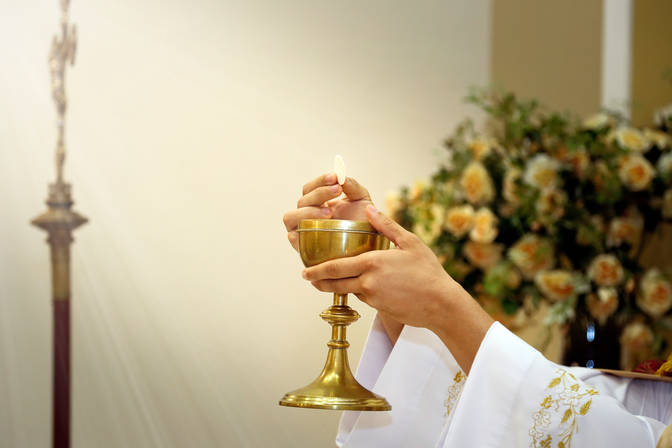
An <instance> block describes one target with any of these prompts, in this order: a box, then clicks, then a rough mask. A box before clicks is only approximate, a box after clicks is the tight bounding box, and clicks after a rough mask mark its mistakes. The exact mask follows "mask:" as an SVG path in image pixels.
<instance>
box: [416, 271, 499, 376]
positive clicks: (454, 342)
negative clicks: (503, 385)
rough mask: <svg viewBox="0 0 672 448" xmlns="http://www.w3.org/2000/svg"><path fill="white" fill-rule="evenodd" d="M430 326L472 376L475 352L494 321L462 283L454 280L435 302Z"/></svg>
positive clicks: (465, 371) (463, 368)
mask: <svg viewBox="0 0 672 448" xmlns="http://www.w3.org/2000/svg"><path fill="white" fill-rule="evenodd" d="M436 304H437V306H436V310H434V313H433V315H434V319H433V320H432V322H431V323H430V325H429V327H428V328H429V329H430V330H431V331H433V332H434V333H435V334H436V335H437V336H438V337H439V338H440V339H441V341H442V342H443V343H444V344H445V345H446V347H448V349H449V350H450V352H451V353H452V355H453V357H454V358H455V360H456V361H457V363H458V364H459V365H460V367H461V368H462V370H463V371H464V373H466V374H469V371H470V370H471V365H472V363H473V362H474V358H475V357H476V353H477V352H478V349H479V347H480V345H481V342H482V341H483V338H484V337H485V334H486V333H487V332H488V329H489V328H490V326H491V325H492V324H493V323H494V320H493V319H492V317H490V315H489V314H488V313H486V312H485V311H484V310H483V308H481V306H480V305H479V304H478V303H477V302H476V300H474V299H473V298H472V297H471V296H470V295H469V293H467V292H466V291H465V290H464V289H463V288H462V287H461V286H460V285H459V284H457V283H456V282H454V281H452V279H451V284H449V285H448V287H446V288H443V289H442V291H441V293H440V294H439V295H438V296H437V299H436Z"/></svg>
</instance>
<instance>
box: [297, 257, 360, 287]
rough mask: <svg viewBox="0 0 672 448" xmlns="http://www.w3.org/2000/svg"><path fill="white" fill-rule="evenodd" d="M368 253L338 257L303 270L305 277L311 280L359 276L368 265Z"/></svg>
mask: <svg viewBox="0 0 672 448" xmlns="http://www.w3.org/2000/svg"><path fill="white" fill-rule="evenodd" d="M368 258H369V257H367V254H362V255H358V256H356V257H347V258H337V259H336V260H331V261H325V262H324V263H320V264H318V265H316V266H312V267H309V268H306V269H304V270H303V278H305V279H306V280H310V281H316V280H325V279H338V278H348V277H357V276H358V275H360V274H361V273H362V272H364V271H365V270H366V268H367V266H368V263H367V261H368Z"/></svg>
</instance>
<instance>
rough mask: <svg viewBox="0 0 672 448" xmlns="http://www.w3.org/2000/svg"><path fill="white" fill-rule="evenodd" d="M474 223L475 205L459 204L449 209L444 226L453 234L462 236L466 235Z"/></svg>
mask: <svg viewBox="0 0 672 448" xmlns="http://www.w3.org/2000/svg"><path fill="white" fill-rule="evenodd" d="M473 223H474V207H472V206H471V205H469V204H466V205H458V206H455V207H451V208H449V209H448V212H447V213H446V222H445V224H444V227H445V228H446V230H448V231H449V232H450V233H451V234H452V235H454V236H456V237H458V238H459V237H461V236H463V235H465V234H466V233H467V232H469V230H471V227H472V226H473Z"/></svg>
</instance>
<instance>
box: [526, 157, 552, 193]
mask: <svg viewBox="0 0 672 448" xmlns="http://www.w3.org/2000/svg"><path fill="white" fill-rule="evenodd" d="M559 168H560V163H558V161H557V160H554V159H552V158H550V157H549V156H547V155H546V154H537V155H536V156H534V157H533V158H532V159H530V160H529V161H528V162H527V166H526V167H525V176H524V180H525V182H527V183H528V184H530V185H532V186H533V187H537V188H539V189H540V190H544V189H547V188H555V187H556V186H557V184H558V169H559Z"/></svg>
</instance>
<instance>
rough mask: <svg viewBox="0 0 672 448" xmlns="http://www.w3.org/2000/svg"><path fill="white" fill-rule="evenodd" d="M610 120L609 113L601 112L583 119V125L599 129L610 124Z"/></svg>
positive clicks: (595, 129) (587, 127) (586, 127)
mask: <svg viewBox="0 0 672 448" xmlns="http://www.w3.org/2000/svg"><path fill="white" fill-rule="evenodd" d="M609 121H610V119H609V115H607V114H605V113H604V112H600V113H598V114H594V115H591V116H590V117H588V118H586V119H585V120H583V127H584V129H592V130H594V131H597V130H599V129H602V128H604V127H606V126H607V125H608V124H609Z"/></svg>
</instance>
